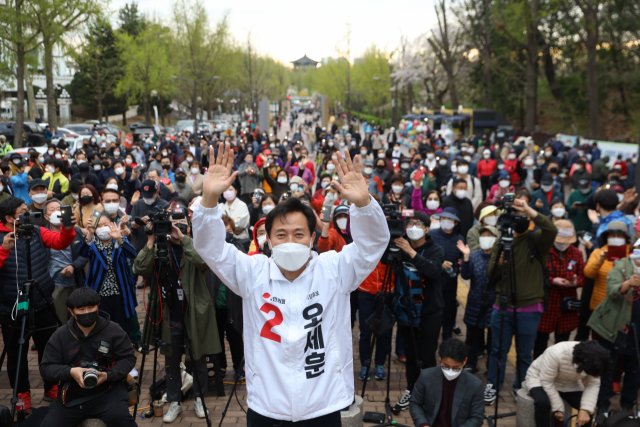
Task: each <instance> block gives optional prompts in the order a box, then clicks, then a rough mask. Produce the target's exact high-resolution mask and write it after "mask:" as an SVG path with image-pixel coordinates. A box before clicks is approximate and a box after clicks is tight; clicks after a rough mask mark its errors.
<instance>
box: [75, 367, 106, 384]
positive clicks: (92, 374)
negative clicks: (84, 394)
mask: <svg viewBox="0 0 640 427" xmlns="http://www.w3.org/2000/svg"><path fill="white" fill-rule="evenodd" d="M78 367H80V368H87V369H89V370H88V371H85V372H84V373H83V374H82V381H83V382H84V386H85V387H86V388H94V387H95V386H96V385H98V373H99V372H101V371H102V368H101V367H100V365H99V364H98V362H94V361H88V360H83V361H81V362H80V364H79V365H78Z"/></svg>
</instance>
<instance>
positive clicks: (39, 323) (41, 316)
mask: <svg viewBox="0 0 640 427" xmlns="http://www.w3.org/2000/svg"><path fill="white" fill-rule="evenodd" d="M51 308H53V306H52V307H51ZM21 322H22V320H19V321H18V322H17V323H15V322H14V321H13V320H11V316H2V317H1V318H0V324H1V325H2V340H3V341H4V347H5V348H6V349H7V372H8V373H9V382H10V384H11V388H13V386H14V384H15V381H16V374H17V375H18V378H19V381H18V393H24V392H26V391H30V390H31V384H30V383H29V362H28V361H27V353H28V351H29V349H30V345H29V340H28V339H27V341H26V343H25V345H24V348H23V349H22V358H21V361H20V372H19V373H17V370H18V350H19V348H20V347H19V345H18V341H19V339H20V327H21V325H22V323H21ZM34 323H35V327H36V329H41V328H47V329H43V330H41V331H37V332H35V333H34V334H33V336H32V338H33V342H34V344H35V345H36V350H37V351H38V366H40V363H42V355H43V354H44V348H45V346H46V345H47V342H48V341H49V338H51V335H53V333H54V332H55V331H56V326H57V324H56V319H55V317H54V316H53V314H51V311H50V310H49V309H48V308H45V309H44V310H41V311H38V312H36V313H35V318H34ZM14 325H15V326H16V328H15V332H14V333H13V336H12V335H11V332H12V331H13V326H14ZM28 326H29V325H28V320H27V327H28ZM9 339H11V342H9ZM55 385H57V383H55V382H51V381H45V382H44V390H45V391H49V390H51V388H52V387H53V386H55Z"/></svg>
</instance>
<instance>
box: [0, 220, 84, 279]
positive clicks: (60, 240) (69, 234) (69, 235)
mask: <svg viewBox="0 0 640 427" xmlns="http://www.w3.org/2000/svg"><path fill="white" fill-rule="evenodd" d="M0 233H13V230H9V229H8V228H7V227H5V226H4V224H2V223H0ZM40 235H41V236H42V243H43V244H44V247H45V248H49V249H55V250H56V251H59V250H62V249H65V248H68V247H69V245H70V244H71V242H73V239H74V237H76V231H75V229H74V228H72V229H71V230H67V229H65V228H64V227H62V229H61V230H60V232H59V233H58V232H57V231H51V230H49V229H48V228H44V227H40ZM9 253H11V251H10V250H9V251H8V250H6V249H5V248H4V246H2V245H0V268H2V266H3V265H4V261H5V260H6V259H7V257H8V256H9Z"/></svg>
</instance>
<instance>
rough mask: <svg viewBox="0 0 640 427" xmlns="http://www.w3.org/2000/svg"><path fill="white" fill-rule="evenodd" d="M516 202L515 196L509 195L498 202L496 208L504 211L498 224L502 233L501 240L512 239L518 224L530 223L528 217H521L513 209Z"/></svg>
mask: <svg viewBox="0 0 640 427" xmlns="http://www.w3.org/2000/svg"><path fill="white" fill-rule="evenodd" d="M514 200H515V194H513V193H508V194H505V196H504V197H502V198H500V199H498V200H497V201H496V207H497V208H498V209H504V212H503V213H502V215H500V218H498V223H497V224H496V225H497V226H498V229H499V230H500V233H502V236H501V237H500V238H501V239H502V238H504V237H508V238H512V237H513V231H514V229H515V228H516V225H517V224H518V223H522V222H527V223H528V222H529V219H528V218H527V216H526V215H519V214H517V213H516V211H515V209H514V208H513V202H514Z"/></svg>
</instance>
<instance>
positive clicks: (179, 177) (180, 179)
mask: <svg viewBox="0 0 640 427" xmlns="http://www.w3.org/2000/svg"><path fill="white" fill-rule="evenodd" d="M185 178H186V177H184V176H182V175H180V176H176V182H179V183H180V184H182V183H183V182H184V181H185Z"/></svg>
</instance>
